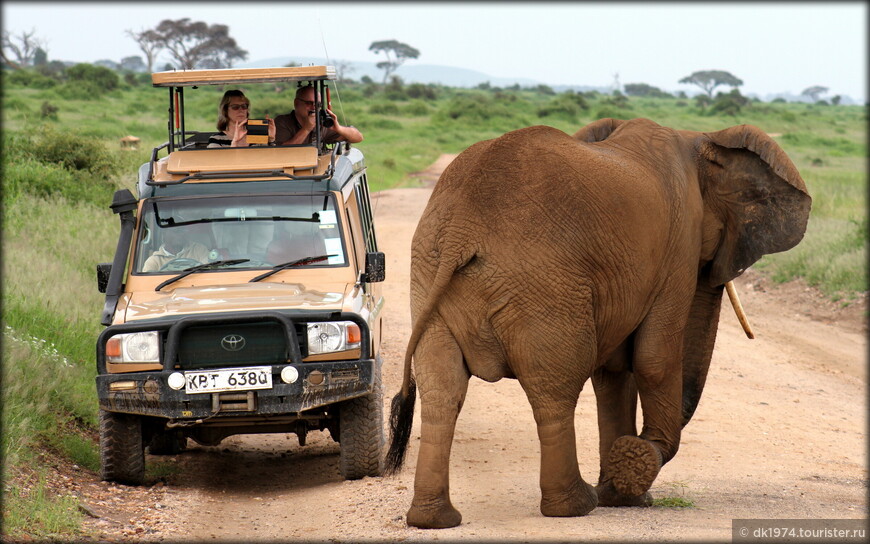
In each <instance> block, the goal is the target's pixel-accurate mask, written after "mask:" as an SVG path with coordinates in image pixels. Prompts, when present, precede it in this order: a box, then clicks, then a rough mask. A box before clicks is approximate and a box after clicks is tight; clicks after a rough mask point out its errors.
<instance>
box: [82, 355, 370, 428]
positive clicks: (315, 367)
mask: <svg viewBox="0 0 870 544" xmlns="http://www.w3.org/2000/svg"><path fill="white" fill-rule="evenodd" d="M271 366H272V388H271V389H259V390H253V391H234V392H230V393H197V394H192V395H191V394H187V393H185V391H184V389H181V390H175V389H172V388H171V387H169V385H168V383H167V379H168V378H169V375H170V374H172V373H173V372H179V371H178V370H172V371H168V370H161V371H154V372H130V373H125V374H101V375H98V376H97V392H98V394H99V402H100V408H102V409H103V410H107V411H110V412H122V413H128V414H139V415H143V416H156V417H162V418H169V419H179V420H182V419H193V420H197V419H203V418H212V417H235V416H251V415H257V416H276V415H285V414H298V413H300V412H303V411H306V410H311V409H315V408H319V407H322V406H326V405H329V404H334V403H336V402H341V401H344V400H348V399H352V398H355V397H361V396H363V395H367V394H369V393H371V392H372V391H373V389H374V375H375V361H374V360H372V359H359V360H355V361H323V362H316V363H303V364H294V365H271ZM285 366H293V367H295V368H296V370H297V371H298V373H299V377H298V379H297V380H296V381H295V382H294V383H284V382H283V381H281V370H282V369H283V368H284V367H285ZM130 381H132V382H134V384H135V386H134V388H133V389H130V390H125V391H111V390H110V388H109V385H110V384H112V383H114V382H130ZM312 382H319V383H312ZM242 397H244V398H242Z"/></svg>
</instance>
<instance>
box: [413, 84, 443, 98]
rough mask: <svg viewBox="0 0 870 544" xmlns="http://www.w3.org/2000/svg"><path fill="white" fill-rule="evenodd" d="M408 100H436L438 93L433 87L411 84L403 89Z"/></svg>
mask: <svg viewBox="0 0 870 544" xmlns="http://www.w3.org/2000/svg"><path fill="white" fill-rule="evenodd" d="M405 93H406V94H407V95H408V98H423V99H426V100H437V99H438V92H437V91H436V90H435V87H434V86H433V85H424V84H422V83H412V84H410V85H408V87H407V88H406V89H405Z"/></svg>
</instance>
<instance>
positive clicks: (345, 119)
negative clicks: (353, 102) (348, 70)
mask: <svg viewBox="0 0 870 544" xmlns="http://www.w3.org/2000/svg"><path fill="white" fill-rule="evenodd" d="M317 26H318V28H319V29H320V41H321V42H322V43H323V53H324V54H325V55H326V63H327V64H332V60H331V59H330V58H329V51H327V50H326V38H324V36H323V25H322V24H321V22H320V17H318V18H317ZM335 96H336V98H338V109H339V111H341V118H342V119H344V122H345V124H347V123H348V120H347V117H346V116H345V115H344V105H343V104H342V103H341V93H340V92H339V91H338V79H336V80H335ZM324 99H325V97H321V100H324Z"/></svg>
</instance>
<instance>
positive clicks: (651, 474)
mask: <svg viewBox="0 0 870 544" xmlns="http://www.w3.org/2000/svg"><path fill="white" fill-rule="evenodd" d="M607 466H608V467H609V469H610V472H611V474H612V481H613V486H614V488H616V491H617V492H619V493H620V494H622V495H627V496H629V497H637V496H641V495H643V494H644V493H646V492H647V491H648V490H649V488H650V486H652V483H653V481H654V480H655V479H656V476H658V474H659V470H661V468H662V455H661V453H660V452H659V450H658V448H656V447H655V446H654V445H653V444H652V442H649V441H647V440H644V439H642V438H639V437H637V436H621V437H619V438H617V439H616V441H614V442H613V446H612V447H611V448H610V456H609V458H608V462H607Z"/></svg>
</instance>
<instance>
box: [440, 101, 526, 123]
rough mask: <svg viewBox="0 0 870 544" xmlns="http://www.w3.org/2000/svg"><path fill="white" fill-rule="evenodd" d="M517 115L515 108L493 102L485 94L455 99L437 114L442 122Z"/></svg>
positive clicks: (486, 119) (477, 120)
mask: <svg viewBox="0 0 870 544" xmlns="http://www.w3.org/2000/svg"><path fill="white" fill-rule="evenodd" d="M515 115H516V112H515V110H514V109H513V108H511V107H510V106H508V105H507V104H504V103H502V102H498V101H496V100H493V99H492V98H490V97H489V96H487V95H485V94H475V95H462V96H457V97H454V98H453V99H452V100H451V101H450V102H448V103H447V105H446V106H445V107H444V108H443V109H442V110H440V111H439V112H438V113H436V114H435V117H436V118H441V119H442V120H443V119H444V118H445V117H446V118H449V119H462V120H463V121H469V122H480V121H488V120H489V119H494V118H499V117H501V118H511V117H514V116H515Z"/></svg>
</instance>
